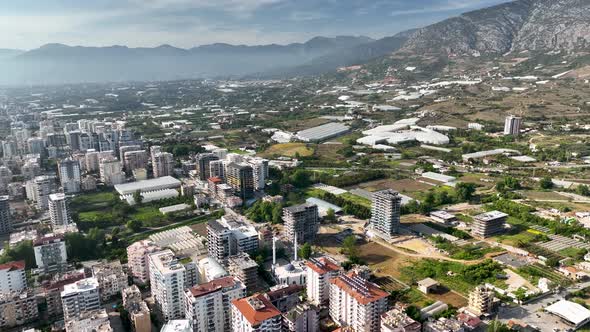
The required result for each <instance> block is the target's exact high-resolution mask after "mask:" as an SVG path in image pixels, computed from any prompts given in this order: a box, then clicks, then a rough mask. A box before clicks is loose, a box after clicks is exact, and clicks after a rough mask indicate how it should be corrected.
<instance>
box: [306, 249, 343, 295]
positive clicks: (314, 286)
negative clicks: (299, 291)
mask: <svg viewBox="0 0 590 332" xmlns="http://www.w3.org/2000/svg"><path fill="white" fill-rule="evenodd" d="M306 264H307V278H306V289H307V290H306V291H307V301H309V302H310V303H312V304H314V305H316V306H321V305H325V304H327V303H328V300H329V299H330V283H329V281H330V279H331V278H334V277H336V276H338V275H339V274H340V270H341V268H340V266H339V265H338V264H336V262H335V261H334V260H333V259H331V258H329V257H320V258H317V259H315V258H311V259H309V261H307V263H306Z"/></svg>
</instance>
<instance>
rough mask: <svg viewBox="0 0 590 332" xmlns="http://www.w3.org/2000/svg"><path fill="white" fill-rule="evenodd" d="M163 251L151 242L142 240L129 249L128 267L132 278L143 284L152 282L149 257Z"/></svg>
mask: <svg viewBox="0 0 590 332" xmlns="http://www.w3.org/2000/svg"><path fill="white" fill-rule="evenodd" d="M160 250H162V249H161V248H160V247H158V246H157V245H156V244H154V243H153V242H152V241H150V240H141V241H137V242H135V243H133V244H131V245H130V246H129V247H127V266H128V267H129V271H130V273H131V276H132V277H133V278H134V279H136V280H137V281H139V282H140V283H142V284H147V283H148V282H149V281H150V268H149V261H148V255H149V254H151V253H154V252H158V251H160Z"/></svg>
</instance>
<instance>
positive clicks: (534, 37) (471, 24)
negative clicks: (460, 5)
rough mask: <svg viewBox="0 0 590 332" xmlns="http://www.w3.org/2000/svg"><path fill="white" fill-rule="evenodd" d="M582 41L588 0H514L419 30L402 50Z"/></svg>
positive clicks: (503, 48)
mask: <svg viewBox="0 0 590 332" xmlns="http://www.w3.org/2000/svg"><path fill="white" fill-rule="evenodd" d="M588 45H590V1H587V0H518V1H513V2H509V3H505V4H500V5H497V6H493V7H489V8H484V9H480V10H476V11H472V12H468V13H465V14H462V15H460V16H457V17H453V18H450V19H447V20H444V21H442V22H439V23H436V24H433V25H430V26H427V27H425V28H423V29H419V30H418V31H417V32H416V33H415V34H414V35H413V36H412V37H411V38H410V39H409V40H408V42H407V43H406V45H404V48H403V50H405V51H413V52H430V53H436V52H439V53H446V54H449V55H451V54H452V55H464V54H469V55H471V54H474V53H477V52H479V53H485V54H493V53H497V54H503V53H506V52H509V51H524V50H529V51H549V50H568V51H569V50H573V49H575V48H579V47H587V46H588Z"/></svg>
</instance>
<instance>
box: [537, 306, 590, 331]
mask: <svg viewBox="0 0 590 332" xmlns="http://www.w3.org/2000/svg"><path fill="white" fill-rule="evenodd" d="M545 311H547V312H549V313H552V314H554V315H557V316H559V317H561V318H563V319H565V320H567V321H569V322H571V323H572V324H574V325H576V326H580V325H582V324H584V323H586V322H588V321H589V320H590V310H588V309H586V308H584V307H583V306H581V305H579V304H577V303H574V302H571V301H566V300H561V301H559V302H556V303H553V304H552V305H550V306H548V307H547V308H545Z"/></svg>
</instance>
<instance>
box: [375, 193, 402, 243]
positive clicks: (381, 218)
mask: <svg viewBox="0 0 590 332" xmlns="http://www.w3.org/2000/svg"><path fill="white" fill-rule="evenodd" d="M401 201H402V198H401V196H400V195H399V193H398V192H397V191H395V190H392V189H386V190H382V191H378V192H376V193H373V197H372V206H371V221H370V225H371V228H372V229H373V231H375V233H376V235H378V236H380V237H384V238H385V239H389V238H390V237H391V236H392V235H393V234H395V233H397V232H398V229H399V223H400V208H401Z"/></svg>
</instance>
